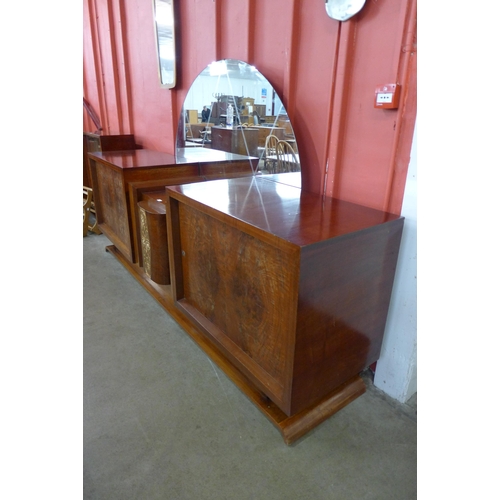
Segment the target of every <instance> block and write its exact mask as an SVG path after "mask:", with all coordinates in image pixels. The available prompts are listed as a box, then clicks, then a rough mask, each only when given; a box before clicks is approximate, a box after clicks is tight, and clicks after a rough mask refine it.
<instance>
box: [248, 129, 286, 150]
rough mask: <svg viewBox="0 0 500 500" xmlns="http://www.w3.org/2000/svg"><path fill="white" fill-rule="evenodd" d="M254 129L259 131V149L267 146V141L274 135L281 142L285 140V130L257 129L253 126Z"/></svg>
mask: <svg viewBox="0 0 500 500" xmlns="http://www.w3.org/2000/svg"><path fill="white" fill-rule="evenodd" d="M252 128H256V129H257V130H258V131H259V147H261V148H264V147H265V146H266V139H267V138H268V136H270V135H274V136H275V137H277V138H278V139H279V140H280V141H281V140H283V139H284V138H285V129H284V128H281V127H262V126H259V127H256V126H255V125H253V126H252Z"/></svg>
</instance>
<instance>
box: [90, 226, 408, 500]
mask: <svg viewBox="0 0 500 500" xmlns="http://www.w3.org/2000/svg"><path fill="white" fill-rule="evenodd" d="M108 244H109V241H108V240H107V239H106V237H105V236H104V235H95V234H92V233H90V234H89V235H88V236H87V237H85V238H83V276H84V280H83V287H84V289H83V299H84V306H83V307H84V330H83V332H84V333H83V356H84V357H83V361H84V374H83V397H84V399H83V485H84V498H85V499H103V500H113V499H117V500H128V499H140V500H143V499H144V500H155V499H175V500H184V499H186V500H195V499H203V500H205V499H206V500H226V499H227V500H240V499H241V500H246V499H258V500H261V499H265V500H283V499H291V500H295V499H300V500H308V499H314V500H321V499H335V500H343V499H346V500H363V499H381V500H390V499H394V500H410V499H415V498H417V417H416V410H417V408H416V405H417V402H416V396H414V397H413V398H412V399H411V400H410V401H409V403H408V404H405V405H402V404H399V403H397V402H396V401H394V400H392V399H391V398H389V397H387V396H386V395H384V394H383V393H381V392H380V391H379V390H378V389H377V388H375V387H374V386H373V385H372V382H371V377H370V372H369V371H367V372H366V373H364V374H363V376H364V378H365V380H366V383H367V386H368V390H367V392H366V393H365V394H364V395H363V396H361V397H360V398H358V399H357V400H355V401H354V402H353V403H351V404H350V405H348V406H347V407H346V408H344V409H343V410H341V411H340V412H339V413H337V414H335V415H334V416H332V417H331V418H330V419H329V420H327V421H326V422H324V423H323V424H321V425H320V426H318V427H317V428H316V429H314V430H313V431H312V432H310V433H309V434H308V435H306V436H305V437H303V438H301V439H300V440H299V441H297V442H296V443H295V444H293V445H292V446H286V445H285V444H284V442H283V440H282V438H281V435H280V434H279V432H278V431H277V430H276V429H275V428H274V426H273V425H272V424H271V423H270V422H269V421H268V420H267V419H266V418H265V417H264V416H263V415H262V414H261V413H260V411H259V410H258V409H257V408H256V407H255V406H254V405H253V404H252V403H251V402H250V401H249V400H248V399H247V398H246V397H245V396H244V395H243V394H242V393H241V392H240V391H239V389H238V388H237V387H236V386H235V385H233V383H232V382H231V381H230V380H229V379H228V378H227V377H226V376H225V375H224V373H223V372H222V371H221V370H220V369H219V368H218V367H217V366H215V365H214V364H213V363H212V362H211V361H210V360H209V358H208V357H207V356H206V355H205V354H204V353H203V352H202V351H201V350H200V348H199V347H198V346H197V345H196V344H195V343H194V342H193V341H192V340H191V338H190V337H189V336H188V335H187V334H186V333H185V332H184V331H183V330H182V329H181V328H180V327H179V326H178V324H177V323H176V322H175V321H174V320H173V319H172V318H171V317H170V316H169V315H168V314H167V313H166V312H165V311H164V309H163V308H162V307H161V306H160V305H159V304H158V303H157V302H156V301H155V300H154V299H153V298H152V297H151V296H150V295H149V294H148V293H147V292H146V291H145V290H144V289H143V288H142V286H141V285H140V284H139V283H138V282H137V281H136V280H135V279H134V278H133V277H132V276H131V275H130V274H129V273H128V272H127V271H126V270H125V269H124V268H123V267H122V265H121V264H120V263H119V262H118V261H117V260H116V259H115V258H114V257H113V256H112V255H111V254H109V253H108V252H106V251H105V246H106V245H108Z"/></svg>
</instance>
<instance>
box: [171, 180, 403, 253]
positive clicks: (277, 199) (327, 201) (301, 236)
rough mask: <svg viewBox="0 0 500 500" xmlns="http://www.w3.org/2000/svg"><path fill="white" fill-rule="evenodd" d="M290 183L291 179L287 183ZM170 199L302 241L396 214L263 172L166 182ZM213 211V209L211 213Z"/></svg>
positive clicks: (303, 243) (360, 227)
mask: <svg viewBox="0 0 500 500" xmlns="http://www.w3.org/2000/svg"><path fill="white" fill-rule="evenodd" d="M290 184H293V181H292V182H291V183H290ZM167 192H168V193H169V195H171V196H172V197H173V198H176V199H179V200H180V201H184V202H187V203H190V201H191V200H192V201H194V202H195V204H196V202H198V203H201V206H198V207H199V208H200V209H202V210H205V207H208V208H209V209H213V210H215V211H216V212H219V213H222V214H226V215H228V216H230V217H233V218H235V219H239V220H241V221H244V222H245V223H247V224H249V225H250V226H253V227H255V228H257V229H260V230H262V231H264V232H266V233H270V234H273V235H274V236H277V237H278V238H282V239H284V240H286V241H288V242H290V243H292V244H294V245H298V246H306V245H310V244H314V243H318V242H320V241H323V240H328V239H331V238H336V237H339V236H344V235H347V234H350V233H354V232H357V231H361V230H364V229H368V228H370V227H373V226H377V225H379V224H384V223H386V222H389V221H393V220H396V219H399V218H400V217H399V216H398V215H395V214H391V213H388V212H383V211H380V210H375V209H372V208H369V207H364V206H361V205H357V204H354V203H350V202H347V201H341V200H338V199H335V198H328V197H325V196H321V195H317V194H315V193H309V192H306V191H303V190H301V189H300V188H298V187H296V186H294V185H287V184H286V183H284V182H283V177H282V178H281V181H280V182H276V181H275V180H273V179H272V178H266V177H265V176H249V177H240V178H237V179H222V180H214V181H208V182H204V183H201V184H185V185H180V186H169V187H167ZM212 213H213V212H212Z"/></svg>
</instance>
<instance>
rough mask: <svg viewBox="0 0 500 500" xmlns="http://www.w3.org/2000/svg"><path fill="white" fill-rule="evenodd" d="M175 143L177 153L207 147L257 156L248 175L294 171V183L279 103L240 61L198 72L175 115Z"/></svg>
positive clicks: (291, 150)
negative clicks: (178, 112)
mask: <svg viewBox="0 0 500 500" xmlns="http://www.w3.org/2000/svg"><path fill="white" fill-rule="evenodd" d="M176 146H177V156H178V157H179V156H184V155H186V153H188V152H189V151H192V152H193V153H194V152H195V151H197V152H201V154H203V150H209V149H211V150H220V151H225V152H228V153H233V154H237V155H244V156H247V157H252V158H258V162H254V163H255V164H257V165H258V166H257V167H256V168H253V169H252V170H253V172H254V174H259V175H267V174H281V173H288V172H295V173H296V177H298V179H299V182H300V173H298V172H300V156H299V151H298V148H297V142H296V139H295V134H294V132H293V128H292V125H291V123H290V119H289V118H288V114H287V112H286V110H285V107H284V106H283V103H282V102H281V99H280V97H279V96H278V94H277V93H276V91H275V90H274V88H273V87H272V85H271V84H270V83H269V81H268V80H267V79H266V78H265V77H264V76H263V75H262V74H261V73H260V72H259V71H258V70H257V69H256V68H255V67H254V66H251V65H249V64H247V63H245V62H243V61H238V60H234V59H224V60H221V61H216V62H213V63H212V64H209V65H208V66H207V67H206V68H205V69H204V70H203V71H202V72H201V73H200V74H199V75H198V77H197V78H196V80H195V81H194V82H193V84H192V85H191V88H190V89H189V92H188V93H187V96H186V99H185V101H184V106H183V108H182V110H181V113H180V118H179V128H178V133H177V145H176ZM206 154H207V155H208V154H209V151H206Z"/></svg>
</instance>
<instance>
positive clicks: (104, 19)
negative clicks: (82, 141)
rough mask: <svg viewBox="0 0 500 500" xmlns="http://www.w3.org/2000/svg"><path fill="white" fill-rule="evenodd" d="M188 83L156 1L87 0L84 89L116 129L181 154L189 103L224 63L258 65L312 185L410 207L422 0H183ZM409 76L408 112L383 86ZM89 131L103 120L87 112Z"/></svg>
mask: <svg viewBox="0 0 500 500" xmlns="http://www.w3.org/2000/svg"><path fill="white" fill-rule="evenodd" d="M174 1H175V4H176V9H177V14H176V16H177V21H178V25H177V43H178V46H179V47H178V54H179V60H178V65H177V85H176V87H175V88H174V89H171V90H169V89H164V88H161V87H160V84H159V78H158V68H157V59H156V46H155V34H154V25H153V3H152V0H147V1H144V0H122V1H121V2H113V1H111V0H84V16H83V19H84V30H83V35H84V54H83V64H84V82H83V83H84V85H83V89H84V97H85V98H86V99H87V100H88V101H90V103H91V104H92V106H93V107H94V108H95V110H96V111H97V112H98V114H99V116H100V119H101V123H102V126H103V129H104V132H105V133H110V134H115V133H133V134H135V136H136V139H137V142H139V143H140V144H142V145H143V147H145V148H149V149H155V150H159V151H166V152H168V153H174V152H175V137H176V132H177V130H176V129H177V121H178V115H179V111H180V109H181V107H182V103H183V101H184V97H185V96H186V94H187V91H188V90H189V87H190V85H191V83H192V82H193V81H194V79H195V78H196V77H197V76H198V74H199V73H200V72H201V71H202V70H203V69H204V68H205V67H206V66H207V65H208V64H209V63H211V62H212V61H214V60H218V59H226V58H232V59H242V60H244V61H246V62H248V63H250V64H253V65H255V66H256V67H257V68H258V69H259V70H260V72H261V73H262V74H263V75H264V76H265V77H266V78H267V79H268V80H269V81H270V82H271V84H272V85H273V86H274V88H275V89H276V91H277V92H278V93H279V94H280V96H281V98H282V100H283V103H284V104H285V107H286V108H287V111H288V114H289V116H290V118H291V121H292V124H293V127H294V131H295V134H296V136H297V141H298V146H299V150H300V157H301V165H302V172H303V173H302V178H303V186H304V188H305V189H308V190H311V191H314V192H317V193H324V194H326V195H327V196H335V197H338V198H341V199H344V200H348V201H353V202H356V203H361V204H363V205H366V206H370V207H374V208H379V209H384V210H388V211H391V212H394V213H399V212H400V210H401V204H402V198H403V193H404V184H405V179H406V172H407V168H408V163H409V158H410V148H411V141H412V136H413V129H414V124H415V118H416V106H417V104H416V0H367V1H366V4H365V6H364V8H363V9H362V11H361V12H360V13H359V14H358V15H356V16H355V17H353V18H352V19H351V20H349V21H347V22H343V23H341V22H339V21H335V20H333V19H331V18H330V17H328V15H327V13H326V10H325V2H324V0H307V1H306V0H181V1H179V0H174ZM395 82H399V83H401V84H402V98H401V103H400V107H399V109H397V110H380V109H375V108H374V107H373V100H374V91H375V87H376V86H377V85H379V84H383V83H395ZM83 127H84V131H89V132H92V131H94V129H95V127H94V125H93V123H92V122H91V121H90V119H89V118H88V116H87V115H86V114H85V113H84V125H83Z"/></svg>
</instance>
